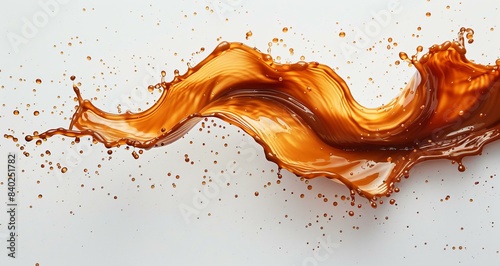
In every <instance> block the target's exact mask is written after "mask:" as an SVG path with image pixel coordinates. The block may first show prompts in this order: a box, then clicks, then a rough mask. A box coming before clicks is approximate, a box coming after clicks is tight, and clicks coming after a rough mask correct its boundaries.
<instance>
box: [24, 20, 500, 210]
mask: <svg viewBox="0 0 500 266" xmlns="http://www.w3.org/2000/svg"><path fill="white" fill-rule="evenodd" d="M464 39H469V41H470V42H471V40H472V30H470V29H461V31H460V34H459V38H458V40H457V41H452V42H445V43H443V44H441V45H434V46H432V47H431V48H430V49H429V51H428V52H427V53H426V54H424V55H422V56H421V57H420V58H417V56H413V57H411V58H408V56H407V55H406V54H404V53H401V54H400V57H401V58H402V59H404V60H407V61H409V62H411V63H412V64H413V66H414V67H415V68H416V70H417V72H416V73H415V75H414V76H413V78H412V79H411V80H410V81H409V82H408V84H407V86H406V87H405V89H404V90H403V91H402V92H401V94H400V95H399V96H398V97H397V98H395V99H394V100H392V101H391V102H389V103H387V104H385V105H383V106H381V107H379V108H366V107H363V106H361V105H360V104H358V103H357V102H356V100H355V99H354V98H353V96H352V95H351V93H350V90H349V88H348V86H347V85H346V83H345V82H344V80H343V79H342V78H341V77H340V76H338V75H337V74H336V73H335V72H334V71H333V70H332V69H331V68H330V67H328V66H326V65H322V64H319V63H316V62H312V63H305V62H299V63H296V64H277V63H275V62H274V61H273V59H272V58H271V56H269V55H267V54H263V53H261V52H259V51H257V50H256V49H253V48H251V47H248V46H245V45H244V44H241V43H227V42H223V43H221V44H220V45H219V46H218V47H217V48H216V49H215V50H214V51H213V52H212V53H211V54H210V55H209V56H208V57H207V58H206V59H204V60H203V61H202V62H201V63H200V64H198V65H197V66H195V67H193V68H190V69H189V70H188V71H187V73H185V74H184V75H176V76H175V78H174V80H173V81H171V82H165V81H162V82H161V83H159V84H157V85H156V87H161V88H163V92H162V95H161V97H160V98H159V99H158V101H157V102H156V103H155V104H154V105H153V106H152V107H151V108H149V109H148V110H145V111H143V112H140V113H125V114H112V113H106V112H104V111H102V110H100V109H99V108H97V107H95V106H94V105H93V104H92V103H91V102H90V101H88V100H84V99H83V98H82V97H81V95H80V93H79V90H78V88H77V87H76V86H74V90H75V92H76V93H77V96H78V101H79V106H78V109H77V111H76V112H75V114H74V116H73V118H72V121H71V124H70V126H69V128H68V129H64V128H58V129H52V130H48V131H46V132H44V133H42V134H39V135H36V136H27V137H26V140H32V139H33V138H47V137H50V136H53V135H58V134H60V135H66V136H73V137H79V136H85V135H90V136H92V137H93V138H94V139H95V140H97V141H99V142H101V143H103V144H104V145H105V146H106V147H113V146H117V145H124V144H126V145H131V146H135V147H140V148H146V149H148V148H153V147H158V146H163V145H166V144H168V143H171V142H173V141H175V140H177V139H179V138H180V137H182V136H183V135H184V134H185V133H186V132H188V131H189V130H190V129H191V128H192V127H193V126H194V125H196V123H198V122H199V121H200V120H202V119H204V118H205V117H217V118H220V119H222V120H224V121H226V122H229V123H231V124H233V125H235V126H237V127H240V128H241V129H243V130H244V131H245V132H247V133H248V134H250V135H251V136H252V137H253V138H254V139H255V140H256V141H257V142H258V143H259V144H260V145H262V147H263V148H264V150H265V155H266V157H267V159H268V160H270V161H273V162H275V163H276V164H277V165H278V166H279V167H280V168H284V169H287V170H289V171H290V172H292V173H294V174H296V175H298V176H302V177H305V178H315V177H327V178H331V179H336V180H338V181H340V182H342V183H344V184H345V185H346V186H347V187H349V189H350V190H351V194H352V196H353V198H354V195H355V194H356V193H357V194H359V195H361V196H364V197H366V198H368V199H369V200H370V201H371V202H372V206H376V201H377V199H378V198H379V197H382V196H388V195H390V194H391V193H392V192H393V190H394V184H395V183H396V182H399V181H400V179H401V177H403V176H407V175H408V171H409V170H410V168H411V167H412V166H413V165H415V164H417V163H419V162H422V161H425V160H431V159H443V158H444V159H450V160H454V161H456V162H458V165H459V170H461V171H463V170H465V167H464V166H463V165H462V164H461V160H462V158H463V157H464V156H468V155H476V154H479V153H480V152H481V150H482V147H483V146H484V145H485V144H486V143H488V142H491V141H494V140H496V139H498V138H499V136H500V135H499V129H500V110H499V107H498V101H499V100H500V94H499V93H500V92H499V90H500V77H499V72H498V67H499V66H498V65H499V64H500V61H499V60H497V64H496V65H491V66H488V65H479V64H475V63H473V62H470V61H469V60H467V58H466V57H465V53H466V51H465V48H464ZM418 50H422V49H421V47H419V48H418Z"/></svg>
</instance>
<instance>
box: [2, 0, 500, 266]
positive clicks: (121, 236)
mask: <svg viewBox="0 0 500 266" xmlns="http://www.w3.org/2000/svg"><path fill="white" fill-rule="evenodd" d="M103 2H104V1H76V0H75V1H68V0H67V1H62V0H61V1H59V2H56V1H55V0H54V1H49V0H45V1H43V0H42V1H40V2H38V1H22V2H21V1H5V0H3V1H2V6H3V7H2V8H0V21H1V24H0V70H1V72H0V86H1V88H0V133H1V134H2V135H3V134H12V135H14V136H16V137H18V138H19V141H18V142H17V143H15V142H13V141H12V140H7V139H5V138H2V139H0V158H6V157H7V153H8V152H10V151H15V152H17V153H18V155H19V157H20V158H19V162H18V168H19V180H18V191H19V194H18V195H17V198H18V203H19V211H18V216H17V218H18V225H19V226H18V234H19V237H18V242H17V245H18V253H17V256H18V258H17V259H10V258H8V257H7V250H6V249H5V247H6V246H7V242H6V241H7V240H6V234H7V227H6V222H7V221H8V220H7V219H8V217H7V214H6V212H5V211H4V208H0V210H2V211H1V212H0V240H1V241H0V265H35V263H39V265H42V266H45V265H367V264H370V265H373V264H375V265H377V264H386V265H400V264H403V263H404V264H405V265H422V264H424V265H425V264H433V265H434V264H438V263H441V264H443V265H456V264H459V263H460V264H462V265H472V264H474V265H495V262H498V261H499V260H500V254H499V250H500V243H499V242H498V239H499V237H500V230H499V228H498V222H499V217H500V214H499V211H500V210H499V207H500V206H499V205H498V201H499V199H500V195H499V193H498V187H499V185H500V184H499V180H498V179H499V177H498V176H497V172H498V170H499V169H500V166H499V164H498V158H499V156H500V152H499V148H500V143H493V144H490V145H489V146H487V147H486V148H485V150H484V152H483V155H481V156H477V157H473V158H466V159H465V161H464V163H465V165H466V167H467V171H465V172H463V173H461V172H458V171H457V165H452V164H451V163H450V162H449V161H433V162H426V163H423V164H421V165H418V166H416V167H415V168H413V169H412V170H411V176H410V178H409V179H408V180H404V181H403V182H402V183H401V184H399V187H400V188H401V192H400V193H398V194H395V195H394V197H393V198H394V199H396V202H397V205H393V206H391V205H389V204H388V203H387V201H386V203H385V204H383V205H380V206H379V207H378V208H377V209H372V208H371V207H369V206H368V205H369V204H367V202H366V201H365V200H364V199H358V201H357V203H361V204H362V205H363V206H362V207H361V208H360V209H358V208H357V207H351V206H350V205H349V202H348V201H342V200H341V199H340V196H341V195H347V194H348V191H347V189H345V188H344V187H343V186H341V185H338V184H336V183H333V182H331V181H327V180H323V179H317V180H311V181H310V182H309V184H310V185H312V186H313V188H312V190H307V188H306V187H307V184H305V183H304V182H303V181H300V179H299V178H298V177H295V176H294V175H292V174H290V173H288V172H286V171H283V172H282V174H283V179H282V182H281V184H277V183H276V180H277V176H276V175H277V169H276V165H274V164H272V163H270V162H268V161H266V160H265V157H264V154H263V152H262V148H261V147H260V146H258V145H257V144H255V142H254V141H253V139H251V138H249V137H248V136H246V135H244V134H243V133H242V132H239V131H238V129H237V128H235V127H233V126H230V125H227V124H225V123H223V122H222V121H219V120H214V122H213V123H216V124H217V126H215V127H213V126H212V128H211V129H210V133H208V132H207V131H208V130H207V129H204V130H203V131H201V132H200V131H198V128H199V127H198V126H197V127H195V128H194V129H193V130H192V131H191V132H190V133H189V134H188V135H186V136H185V137H184V138H183V139H181V140H179V141H177V142H175V143H173V144H172V145H170V146H167V147H163V148H158V149H154V150H149V151H145V152H144V153H143V154H142V155H141V157H140V159H139V160H136V159H134V158H133V157H132V155H131V152H132V151H133V150H136V151H137V152H138V150H137V149H132V148H131V149H129V150H126V149H125V147H120V148H115V149H112V150H113V154H112V155H111V156H109V155H108V154H107V150H106V149H105V148H104V147H103V146H102V145H100V144H97V145H92V143H91V141H89V140H88V139H82V142H81V143H80V144H79V145H71V139H69V138H62V137H54V138H51V139H49V140H48V141H47V142H45V143H43V144H42V145H41V146H36V145H35V143H25V141H24V136H25V135H26V134H31V133H32V132H33V131H35V130H37V131H44V130H46V129H50V128H56V127H67V126H68V125H69V118H70V117H71V115H72V111H73V107H74V105H75V102H74V101H73V96H74V95H73V92H72V89H71V84H72V83H71V81H70V80H69V76H71V75H75V76H77V82H81V83H82V85H81V90H82V93H83V96H84V98H94V97H96V100H94V102H95V104H96V105H97V106H98V107H100V108H102V109H105V110H108V111H112V112H117V104H119V103H121V104H122V109H123V110H125V109H132V110H134V111H136V110H137V108H138V107H142V108H145V107H147V106H149V105H151V104H152V103H153V101H154V99H155V98H156V97H158V96H159V93H158V92H154V93H149V92H147V89H146V85H147V84H152V83H156V82H158V81H159V78H160V71H161V70H165V71H167V73H168V75H167V80H169V79H171V78H172V76H173V71H174V69H179V70H180V72H181V73H183V72H184V71H185V70H186V63H188V62H190V63H191V64H192V65H194V64H196V63H197V62H200V61H201V60H202V59H203V58H205V57H206V56H207V55H208V54H209V53H210V52H211V50H212V49H213V48H215V46H216V45H217V44H218V43H220V42H221V41H224V40H226V41H237V42H244V43H246V44H248V45H250V46H253V47H257V48H258V49H260V50H261V51H266V50H267V49H268V43H269V42H271V41H272V39H273V38H278V39H283V42H282V43H280V45H276V44H274V45H273V46H272V50H271V54H272V55H273V57H274V58H277V56H280V57H281V59H280V61H281V62H283V63H284V62H296V61H299V60H300V57H301V56H304V57H305V61H319V62H321V63H323V64H327V65H329V66H331V67H332V68H333V69H335V70H336V71H337V72H338V73H339V74H340V75H341V76H342V77H343V78H344V79H345V80H346V81H347V83H348V84H349V86H350V87H351V89H352V91H353V94H354V96H355V98H356V99H357V100H358V101H359V102H361V103H362V104H363V105H367V106H378V105H380V104H383V103H386V102H388V101H389V100H390V99H392V98H393V97H395V96H396V95H397V94H398V93H399V90H400V88H401V87H403V86H404V83H405V82H406V81H408V80H409V78H410V76H411V75H412V74H413V72H414V69H412V68H409V67H408V66H406V64H404V63H402V64H400V65H399V66H396V65H395V64H394V62H395V61H396V60H398V59H399V58H398V53H399V52H400V51H406V52H408V54H413V51H415V47H416V46H417V45H423V46H424V47H429V46H430V45H432V44H434V43H441V42H444V41H446V40H451V39H453V38H455V37H456V33H457V31H458V29H459V28H460V27H462V26H466V27H472V28H474V30H475V31H476V34H475V42H474V44H472V45H470V46H468V54H467V56H468V58H470V59H474V60H475V61H476V62H480V63H490V64H492V63H494V62H495V60H496V58H498V56H499V55H500V46H499V45H498V44H499V40H500V35H499V34H500V29H498V28H497V26H498V25H497V22H498V14H499V12H500V10H499V9H498V8H499V6H500V2H498V1H494V0H491V1H462V3H461V4H458V3H457V2H456V1H434V0H432V1H401V2H399V5H396V6H395V7H396V8H388V3H389V1H385V0H384V1H371V2H367V1H359V0H351V1H342V2H340V1H312V0H311V1H273V2H271V1H260V0H259V1H255V0H252V1H251V0H220V1H212V0H208V1H171V2H170V3H169V2H168V1H149V3H143V2H142V1H119V2H118V1H114V2H113V4H112V3H110V2H111V1H108V2H105V3H103ZM43 3H52V4H48V6H49V7H47V5H45V4H43ZM54 3H55V5H54ZM447 5H449V6H450V8H449V9H447V8H446V6H447ZM206 7H208V10H207V9H206ZM390 7H392V6H390ZM391 9H392V11H393V12H392V13H390V15H389V16H385V17H384V19H382V20H381V19H380V17H379V16H381V14H388V13H387V11H388V10H389V11H390V10H391ZM195 12H196V15H195V14H194V13H195ZM426 12H430V13H431V16H430V17H427V16H426V15H425V14H426ZM377 17H379V19H377ZM284 27H288V28H289V30H288V32H286V33H284V32H283V31H282V29H283V28H284ZM417 27H421V30H420V31H419V30H417ZM491 28H494V30H491ZM248 31H252V33H253V34H252V36H251V37H250V38H249V39H248V40H246V39H245V33H247V32H248ZM341 31H345V32H346V37H344V38H341V37H339V32H341ZM417 35H418V37H417ZM389 37H392V38H393V42H397V43H398V46H397V47H394V46H393V45H392V44H391V47H390V49H388V48H387V45H388V44H390V43H389V42H388V38H389ZM360 38H361V40H360ZM354 40H356V44H353V41H354ZM80 42H81V43H80ZM68 43H71V46H69V45H68ZM284 44H286V47H284ZM201 47H204V48H205V51H204V52H199V51H200V48H201ZM289 48H293V49H294V54H293V55H291V54H290V53H289V51H288V49H289ZM369 48H372V49H371V50H370V49H369ZM196 52H199V53H196ZM87 56H91V58H92V59H91V60H90V61H89V60H87ZM228 67H230V66H228ZM37 78H40V79H41V80H42V83H41V84H36V83H35V80H36V79H37ZM370 78H372V79H371V80H370ZM129 97H130V98H129ZM127 99H129V103H128V104H126V103H125V102H126V100H127ZM457 100H459V99H457ZM172 104H189V103H172ZM28 105H29V106H28ZM127 106H128V107H131V108H128V107H127ZM134 108H135V109H134ZM14 110H19V112H20V114H19V115H17V116H15V115H13V111H14ZM35 110H38V111H39V112H40V115H39V116H34V115H33V112H34V111H35ZM165 117H166V119H168V114H166V115H165ZM209 124H212V122H211V123H209ZM219 125H221V126H223V127H225V128H220V127H219ZM223 137H224V138H223ZM191 142H192V143H191ZM203 143H205V145H203ZM226 143H227V147H224V144H226ZM18 146H19V147H20V146H25V151H27V152H29V153H30V155H29V156H27V157H26V156H24V155H23V154H22V152H21V151H20V150H19V147H18ZM304 148H307V147H304ZM46 150H50V151H51V155H50V156H49V155H44V156H43V157H41V155H40V154H42V153H45V151H46ZM80 151H82V152H83V153H80ZM238 151H240V154H238ZM185 154H188V156H189V159H190V161H193V162H194V165H191V164H190V162H189V163H186V162H185V161H184V158H185ZM110 157H111V158H110ZM214 161H217V164H215V163H214ZM49 162H52V166H54V167H55V168H56V169H55V170H49V166H50V165H49ZM57 163H60V164H61V165H62V166H65V167H67V168H68V172H67V173H65V174H62V173H61V172H60V170H58V169H57V166H56V164H57ZM42 164H44V165H45V168H42V167H41V165H42ZM99 165H100V166H99ZM228 165H229V166H231V165H232V166H235V167H237V170H238V171H237V173H238V174H237V175H230V180H229V183H230V185H229V186H227V185H222V186H221V185H219V184H217V183H215V182H212V183H210V182H208V177H207V178H206V179H204V178H203V176H204V175H205V176H209V175H210V176H211V177H214V176H215V175H217V174H216V173H220V171H221V170H225V169H226V167H227V166H228ZM85 169H87V172H85V171H84V170H85ZM205 169H206V171H205ZM0 172H1V173H5V172H6V159H3V162H0ZM168 173H171V175H170V176H169V175H168ZM176 175H179V176H180V178H179V179H176V178H175V176H176ZM132 178H135V181H132ZM204 180H205V181H206V182H207V183H209V184H210V190H208V187H209V186H208V185H203V184H202V182H203V181H204ZM3 181H4V183H3V184H2V185H0V198H1V199H2V200H1V201H0V202H1V203H2V204H4V202H5V200H6V198H7V197H6V195H7V186H6V184H5V179H4V180H3ZM268 182H270V183H271V185H270V186H267V187H266V188H264V186H265V185H266V184H267V183H268ZM172 183H175V185H176V187H175V188H174V187H173V185H172ZM476 183H477V184H476ZM152 185H154V188H152ZM199 191H201V193H200V192H199ZM256 191H258V192H259V196H255V195H254V193H255V192H256ZM319 193H321V194H323V195H325V197H327V198H328V202H326V203H325V202H323V198H318V194H319ZM39 194H40V195H42V198H39V197H38V195H39ZM300 194H304V195H305V196H304V198H300V196H299V195H300ZM235 195H238V197H237V198H236V197H235ZM336 195H337V197H336ZM114 196H116V197H117V198H116V199H114ZM447 196H448V197H449V198H448V199H447V200H446V199H445V198H447ZM203 197H204V201H203V204H200V203H198V202H197V200H199V199H200V198H203ZM471 199H472V201H471ZM334 201H337V202H338V206H336V207H334V206H333V204H332V203H333V202H334ZM181 210H191V211H192V213H187V214H186V213H184V214H183V212H181ZM351 210H352V211H354V212H355V215H354V217H350V216H349V215H347V212H348V211H351ZM325 214H326V217H325ZM459 247H462V249H460V248H459Z"/></svg>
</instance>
